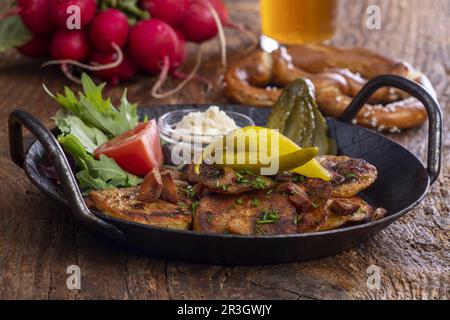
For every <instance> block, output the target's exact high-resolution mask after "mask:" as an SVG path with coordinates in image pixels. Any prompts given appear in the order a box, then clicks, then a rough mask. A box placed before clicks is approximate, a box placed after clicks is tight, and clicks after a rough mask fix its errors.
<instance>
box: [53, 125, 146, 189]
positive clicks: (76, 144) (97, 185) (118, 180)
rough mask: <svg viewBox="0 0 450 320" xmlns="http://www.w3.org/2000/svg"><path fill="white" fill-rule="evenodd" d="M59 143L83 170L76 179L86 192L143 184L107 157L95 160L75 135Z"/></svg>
mask: <svg viewBox="0 0 450 320" xmlns="http://www.w3.org/2000/svg"><path fill="white" fill-rule="evenodd" d="M58 141H59V143H60V144H61V145H62V146H63V148H64V150H65V151H66V152H69V153H70V154H71V155H72V156H73V157H74V159H75V162H76V164H77V167H78V168H79V169H81V171H79V172H78V173H77V174H76V177H77V180H78V183H79V184H80V187H81V188H83V189H86V191H90V190H103V189H108V188H116V187H132V186H137V185H138V184H140V183H141V182H142V179H141V178H139V177H137V176H135V175H133V174H131V173H128V172H126V171H125V170H123V169H122V168H120V167H119V165H118V164H117V163H116V162H115V161H114V160H113V159H111V158H108V157H107V156H105V155H100V158H99V159H98V160H97V159H95V158H94V157H93V156H92V155H91V154H90V153H88V152H87V151H86V148H85V146H84V145H83V144H82V143H81V141H80V140H79V139H78V138H77V137H76V136H75V135H74V134H68V135H66V136H60V137H59V138H58Z"/></svg>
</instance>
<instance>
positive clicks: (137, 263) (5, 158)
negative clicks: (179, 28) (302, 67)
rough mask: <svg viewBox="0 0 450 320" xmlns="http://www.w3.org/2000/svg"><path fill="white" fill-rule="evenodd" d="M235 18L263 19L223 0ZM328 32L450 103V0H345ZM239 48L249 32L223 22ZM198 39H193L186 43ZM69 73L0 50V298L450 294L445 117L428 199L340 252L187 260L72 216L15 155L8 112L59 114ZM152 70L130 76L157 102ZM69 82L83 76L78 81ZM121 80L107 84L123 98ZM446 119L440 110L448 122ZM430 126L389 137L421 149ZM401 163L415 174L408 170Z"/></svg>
mask: <svg viewBox="0 0 450 320" xmlns="http://www.w3.org/2000/svg"><path fill="white" fill-rule="evenodd" d="M228 4H229V10H230V13H231V16H232V18H233V19H234V20H235V21H245V22H246V23H247V24H248V25H249V26H250V27H251V28H252V29H253V30H255V31H258V30H259V15H258V4H257V2H256V1H228ZM341 4H342V5H341V10H340V13H341V18H340V20H339V32H338V34H337V36H336V38H335V40H334V41H333V42H334V43H337V44H343V45H358V46H364V47H367V48H371V49H375V50H378V51H379V52H381V53H384V54H388V55H392V56H395V57H398V58H401V59H404V60H407V61H409V62H411V63H412V64H413V65H415V66H416V67H417V68H419V69H421V70H423V71H424V72H425V73H426V74H427V75H429V77H430V79H431V81H432V82H433V84H434V85H435V86H436V89H437V92H438V93H439V96H440V102H441V104H442V107H443V109H444V113H445V116H447V115H449V113H450V107H449V103H450V87H449V86H448V85H449V80H450V28H449V27H448V17H449V16H450V1H448V0H433V1H432V2H430V1H421V0H395V1H394V0H384V1H382V0H380V1H378V0H377V1H375V0H370V1H369V0H364V1H361V0H343V1H341ZM370 4H378V5H380V7H381V10H382V11H381V13H382V14H381V18H382V30H373V31H371V30H368V29H367V28H366V24H365V21H366V9H367V6H368V5H370ZM227 37H228V40H229V52H230V56H231V58H232V59H236V58H237V57H239V49H242V46H244V45H245V38H244V37H242V36H240V35H238V34H236V32H234V31H227ZM191 50H192V51H193V50H195V48H191ZM207 53H208V54H207V59H206V62H205V63H204V65H203V67H202V69H201V74H202V75H204V76H207V77H209V78H210V79H216V80H217V78H218V76H219V72H220V70H219V68H218V66H219V56H218V50H217V42H212V43H210V44H209V45H208V49H207ZM42 83H45V84H46V85H47V86H48V87H49V88H50V89H51V90H52V91H58V90H61V89H62V87H63V85H65V84H68V82H67V81H66V80H65V79H64V78H63V77H62V76H61V75H60V74H59V72H58V71H57V70H56V69H50V68H49V69H41V68H40V67H39V63H38V62H36V61H33V60H30V59H27V58H24V57H21V56H19V55H18V54H16V53H8V54H2V55H0V121H1V123H3V126H2V127H1V128H0V146H1V148H0V178H1V181H2V183H1V184H0V208H1V211H0V298H1V299H17V298H19V299H23V298H31V299H60V298H69V299H78V298H81V299H91V298H106V299H107V298H114V299H167V298H172V299H177V298H181V299H185V298H188V299H189V298H194V299H220V298H223V299H232V298H248V299H266V298H273V299H282V298H285V299H326V298H336V299H354V298H368V299H372V298H374V299H386V298H388V299H404V298H406V299H448V298H449V297H450V239H449V234H450V228H449V225H450V223H449V222H450V220H449V211H450V196H449V195H450V191H449V187H450V165H449V158H448V156H449V150H450V136H449V135H448V130H449V127H448V125H446V126H445V133H444V137H445V139H444V140H445V141H444V158H443V168H442V173H441V177H440V179H439V180H438V181H437V182H436V183H435V184H434V185H433V186H432V188H431V190H430V192H429V194H428V195H427V197H426V198H425V200H424V201H423V202H422V203H421V204H420V205H419V206H418V207H417V208H416V209H415V210H413V211H412V212H410V213H408V214H407V215H405V216H404V217H403V218H402V219H400V220H399V221H398V222H396V223H394V224H393V225H391V226H390V227H388V228H387V229H385V230H384V231H382V232H381V233H380V234H379V235H377V236H376V237H375V238H374V239H373V240H371V241H369V242H367V243H365V244H362V245H360V246H359V247H357V248H355V249H352V250H348V251H346V252H344V253H342V254H339V255H337V256H334V257H329V258H326V259H322V260H319V261H311V262H307V263H293V264H285V265H274V266H256V267H221V266H212V265H199V264H188V263H182V262H176V261H167V260H164V259H160V258H156V257H151V256H147V255H145V254H144V253H142V252H137V251H135V250H132V249H124V248H118V247H116V246H114V245H112V244H111V243H109V242H108V241H106V240H104V239H102V238H101V237H98V236H96V235H94V234H91V233H90V232H89V231H87V230H86V229H85V228H83V227H82V226H80V225H78V224H76V223H74V222H73V221H72V219H71V218H70V216H69V214H68V209H67V208H65V207H62V206H60V205H58V204H56V203H55V202H53V201H51V200H50V199H49V198H47V197H46V196H44V195H43V194H41V193H40V192H39V191H38V190H37V189H36V188H35V187H33V185H32V184H31V183H30V182H29V181H28V180H27V178H26V176H25V175H24V173H23V172H22V170H20V169H19V168H17V167H16V166H15V165H14V164H13V163H12V162H11V160H10V157H9V154H8V132H7V125H6V124H7V119H8V115H9V113H10V112H11V111H12V110H14V109H16V108H22V109H24V110H26V111H28V112H30V113H32V114H33V115H35V116H37V117H38V118H39V119H40V120H42V121H43V122H44V123H45V124H46V125H48V126H52V121H51V120H50V117H51V116H53V115H54V113H55V111H56V109H57V107H56V105H55V103H54V102H53V101H51V99H49V97H48V96H47V95H46V94H45V93H44V91H43V90H42V87H41V84H42ZM152 83H153V79H151V78H149V77H147V76H145V75H142V76H140V77H138V78H137V79H134V80H132V81H130V82H128V83H125V84H123V86H125V85H126V86H128V87H129V98H130V100H131V101H139V102H140V103H141V104H154V103H160V102H161V101H155V100H152V99H151V97H150V87H151V85H152ZM71 86H72V87H76V86H73V85H71ZM123 86H122V87H113V88H108V89H107V92H106V93H107V94H108V95H111V96H113V97H114V98H115V99H116V100H117V98H118V97H120V94H121V91H122V89H123ZM223 101H225V100H224V98H223V97H222V96H221V94H220V91H218V90H216V91H215V92H214V93H213V94H212V95H209V96H205V95H204V94H202V90H201V89H200V85H199V84H198V83H192V84H191V85H189V86H188V88H187V89H186V90H183V91H182V92H180V93H179V94H178V95H176V96H174V97H171V98H169V99H167V100H165V101H163V102H168V103H183V102H223ZM444 123H445V122H444ZM426 135H427V126H426V125H425V126H423V127H422V128H420V129H417V130H412V131H409V132H406V133H402V134H399V135H391V136H390V137H391V138H393V139H395V140H396V141H399V142H400V143H401V144H403V145H405V146H407V147H408V148H409V149H410V150H411V151H412V152H414V153H416V154H418V155H420V156H421V157H422V158H424V155H425V152H426ZM405 174H408V173H406V172H405ZM69 265H78V266H80V268H81V277H82V278H81V286H82V287H81V290H68V289H67V287H66V279H67V277H68V275H67V274H66V269H67V267H68V266H69ZM371 265H376V266H378V267H380V271H381V288H380V290H370V289H369V288H368V287H367V284H366V282H367V277H368V274H367V268H368V267H369V266H371Z"/></svg>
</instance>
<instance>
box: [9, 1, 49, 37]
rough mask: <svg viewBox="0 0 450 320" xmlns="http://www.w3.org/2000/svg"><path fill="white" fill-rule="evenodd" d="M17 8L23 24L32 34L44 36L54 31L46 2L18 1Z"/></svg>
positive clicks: (47, 2)
mask: <svg viewBox="0 0 450 320" xmlns="http://www.w3.org/2000/svg"><path fill="white" fill-rule="evenodd" d="M17 8H18V10H16V11H18V12H19V15H20V17H21V18H22V20H23V23H24V24H25V25H26V26H27V28H28V29H29V30H30V31H31V32H32V33H34V34H39V35H45V34H49V33H51V32H53V30H55V25H54V24H53V23H52V22H51V20H50V15H49V1H48V0H19V1H18V2H17Z"/></svg>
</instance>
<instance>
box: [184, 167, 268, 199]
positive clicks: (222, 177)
mask: <svg viewBox="0 0 450 320" xmlns="http://www.w3.org/2000/svg"><path fill="white" fill-rule="evenodd" d="M184 173H185V175H186V178H187V180H188V181H189V182H190V183H197V184H200V185H201V186H203V187H204V188H206V189H208V191H210V192H215V193H223V194H241V193H244V192H247V191H252V190H269V189H271V188H273V187H274V186H275V185H276V183H275V182H274V181H273V180H272V179H269V178H267V177H264V176H255V175H253V174H239V173H238V172H235V171H234V170H233V169H231V168H228V167H225V168H223V169H217V168H215V167H213V166H210V165H206V164H202V165H200V173H199V174H196V173H195V172H194V165H187V166H186V168H185V169H184Z"/></svg>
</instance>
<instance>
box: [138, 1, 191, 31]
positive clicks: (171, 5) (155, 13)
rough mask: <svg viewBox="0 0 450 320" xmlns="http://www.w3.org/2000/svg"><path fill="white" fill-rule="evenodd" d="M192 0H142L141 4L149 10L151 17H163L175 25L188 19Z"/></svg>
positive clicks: (165, 20)
mask: <svg viewBox="0 0 450 320" xmlns="http://www.w3.org/2000/svg"><path fill="white" fill-rule="evenodd" d="M189 1H190V0H140V1H139V6H140V7H141V8H142V9H144V10H147V11H148V12H149V13H150V15H151V17H153V18H157V19H161V20H163V21H164V22H167V23H168V24H170V25H171V26H173V27H176V26H179V25H180V24H181V23H183V21H184V19H186V12H187V11H188V8H189Z"/></svg>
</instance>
